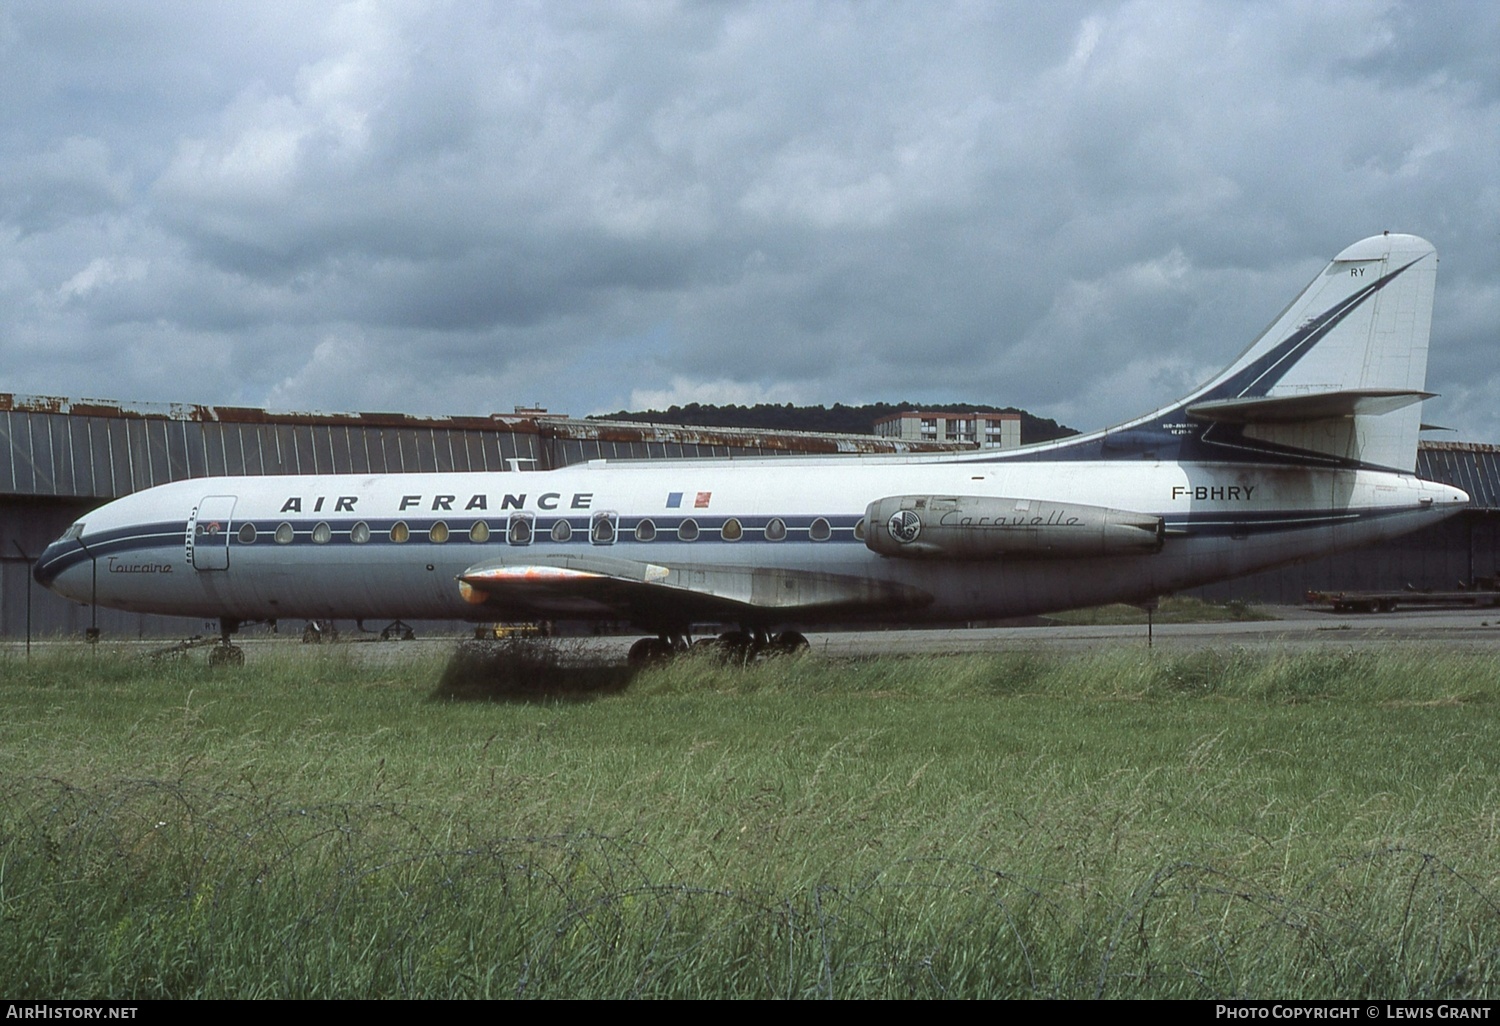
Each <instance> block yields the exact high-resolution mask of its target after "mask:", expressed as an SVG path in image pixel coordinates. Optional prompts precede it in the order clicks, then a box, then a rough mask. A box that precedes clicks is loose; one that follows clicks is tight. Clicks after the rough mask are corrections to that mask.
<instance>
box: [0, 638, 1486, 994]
mask: <svg viewBox="0 0 1500 1026" xmlns="http://www.w3.org/2000/svg"><path fill="white" fill-rule="evenodd" d="M627 678H628V675H626V674H625V673H624V672H623V671H620V670H618V669H605V670H597V669H590V668H588V667H583V666H579V665H577V664H576V662H575V661H574V660H571V659H569V658H566V653H563V655H562V656H559V655H558V654H557V653H556V651H555V650H553V651H552V653H551V654H547V653H546V652H543V653H542V654H540V655H539V654H537V653H536V652H534V651H532V652H528V653H526V654H519V653H514V652H512V653H505V652H502V653H501V654H500V655H495V654H494V653H490V652H485V651H481V650H475V649H473V648H469V649H466V650H464V652H463V653H462V654H456V655H454V656H452V657H451V658H446V659H442V660H431V661H417V662H414V663H407V664H404V665H384V664H381V663H380V662H378V661H377V662H374V663H371V662H369V661H367V660H362V659H357V658H354V655H353V652H352V650H351V649H340V648H334V649H332V650H323V651H308V650H305V649H298V648H294V647H290V646H289V647H287V648H285V649H281V648H274V647H267V648H266V649H265V650H263V651H256V652H254V653H253V654H252V664H251V665H250V666H248V667H246V668H244V669H241V670H227V671H226V670H221V671H219V672H216V673H213V674H209V673H208V672H207V671H206V670H205V669H204V668H202V667H201V666H200V665H197V664H190V663H183V664H162V665H156V664H149V663H143V662H141V661H139V660H136V659H133V658H130V657H128V656H125V655H123V654H120V653H115V654H111V653H109V652H108V651H101V652H100V653H98V655H97V656H94V655H90V654H77V653H64V654H59V655H49V656H48V657H46V658H38V659H36V660H34V661H33V662H31V663H29V664H28V663H25V662H23V661H21V660H20V659H6V660H0V688H3V691H4V694H5V696H6V709H7V715H6V717H5V719H4V721H3V723H0V921H3V923H4V924H5V926H4V928H5V930H6V932H7V935H8V936H9V937H10V938H11V941H10V943H9V945H8V946H9V947H10V949H11V953H10V956H9V957H8V958H7V959H6V960H0V989H3V990H4V992H5V993H8V994H11V995H15V996H23V997H24V996H51V997H61V996H117V997H142V998H144V997H214V996H277V997H339V996H410V997H422V996H534V997H551V996H574V997H578V996H628V995H637V996H653V997H658V996H659V997H667V996H671V997H684V996H704V997H726V996H741V997H777V996H787V997H791V996H798V997H802V996H811V997H908V996H918V997H927V996H934V997H935V996H963V997H1090V996H1105V997H1136V996H1140V997H1148V996H1149V997H1172V996H1178V997H1226V998H1228V997H1269V996H1281V997H1334V996H1336V997H1360V998H1373V997H1481V998H1493V997H1494V996H1495V994H1496V991H1497V989H1500V987H1497V981H1496V969H1495V966H1496V959H1497V957H1500V905H1497V901H1500V857H1497V854H1496V853H1497V852H1500V845H1497V841H1500V836H1497V834H1500V788H1497V784H1496V777H1495V769H1496V757H1495V754H1494V753H1495V751H1496V750H1497V749H1496V741H1497V739H1500V738H1497V733H1500V732H1497V730H1496V727H1497V718H1496V712H1497V703H1496V698H1497V696H1500V667H1497V665H1496V664H1495V662H1494V660H1492V659H1488V658H1485V657H1483V656H1478V655H1464V654H1451V653H1442V652H1435V651H1415V650H1410V649H1399V648H1393V649H1391V650H1388V651H1384V652H1365V651H1361V652H1358V653H1355V652H1343V651H1327V652H1320V653H1304V654H1295V655H1293V654H1286V653H1274V652H1271V653H1261V652H1255V653H1252V652H1247V651H1241V650H1235V649H1226V650H1220V651H1201V652H1196V653H1190V654H1170V653H1166V652H1163V651H1161V650H1158V651H1156V652H1154V653H1153V652H1148V651H1146V650H1144V649H1123V650H1122V649H1115V650H1101V651H1099V652H1096V653H1092V654H1089V655H1082V656H1066V655H1052V654H1048V653H1045V652H1038V651H1032V652H1011V653H1005V654H999V655H987V656H963V657H953V658H920V659H879V660H853V661H843V662H839V661H828V660H817V659H787V660H776V661H770V662H767V663H763V664H760V665H756V666H752V667H748V668H735V667H726V666H722V665H719V664H717V663H713V662H711V661H708V660H685V661H682V662H679V663H675V664H673V665H670V666H667V667H664V668H661V669H659V670H653V671H650V672H647V673H643V674H640V675H637V676H635V677H634V679H633V680H632V679H627ZM627 685H628V686H627Z"/></svg>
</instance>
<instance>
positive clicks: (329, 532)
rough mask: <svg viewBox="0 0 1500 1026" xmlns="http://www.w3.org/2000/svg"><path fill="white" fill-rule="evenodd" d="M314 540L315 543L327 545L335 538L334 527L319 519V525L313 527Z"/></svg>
mask: <svg viewBox="0 0 1500 1026" xmlns="http://www.w3.org/2000/svg"><path fill="white" fill-rule="evenodd" d="M312 540H313V542H314V543H315V544H318V545H327V544H328V543H329V542H330V541H332V540H333V528H331V527H329V526H328V523H327V522H326V521H322V520H320V521H318V525H317V526H316V527H314V528H313V533H312Z"/></svg>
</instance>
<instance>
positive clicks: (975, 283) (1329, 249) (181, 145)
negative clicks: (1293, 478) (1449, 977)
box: [0, 0, 1500, 440]
mask: <svg viewBox="0 0 1500 1026" xmlns="http://www.w3.org/2000/svg"><path fill="white" fill-rule="evenodd" d="M1496 52H1500V8H1496V7H1495V6H1494V5H1493V4H1489V3H1484V2H1480V0H1475V2H1473V3H1449V4H1443V3H1422V4H1415V3H1413V4H1402V3H1394V2H1389V3H1375V2H1371V3H1346V4H1328V3H1315V2H1293V0H1286V2H1279V3H1277V2H1268V3H1263V4H1254V5H1246V4H1217V3H1160V2H1154V0H1153V2H1142V3H1106V2H1099V3H1072V4H1069V3H1062V4H1049V5H1040V4H1031V3H1014V4H1004V3H1000V4H967V3H951V4H929V3H914V2H912V3H887V4H869V3H861V4H839V3H828V4H804V3H742V4H721V3H712V4H711V3H702V4H698V3H632V4H593V3H580V4H546V5H522V4H511V3H497V4H481V3H470V2H463V3H458V2H455V3H437V2H433V3H420V2H410V3H399V2H391V3H380V2H351V3H322V4H319V3H300V2H299V3H295V4H292V3H288V4H253V5H243V4H228V3H224V4H213V3H178V4H174V3H163V4H154V5H120V4H115V3H108V2H100V3H83V2H79V3H59V2H48V3H41V2H37V3H32V2H27V0H22V2H20V3H16V4H10V5H7V6H6V7H5V8H4V9H3V10H0V83H3V87H4V89H5V95H6V97H7V102H6V104H5V106H4V109H3V111H0V181H3V183H4V188H3V190H0V367H3V369H4V376H3V379H0V389H3V390H7V391H17V392H35V393H43V394H61V395H70V396H99V397H107V398H122V399H133V400H152V401H194V402H236V403H250V404H268V405H272V406H275V407H279V408H296V409H324V410H329V409H397V410H405V411H410V412H422V413H438V412H447V413H471V412H485V411H491V410H501V411H503V410H507V409H509V408H510V407H511V406H512V405H515V404H521V403H528V404H529V403H535V402H541V403H542V404H544V405H547V406H550V407H552V408H554V409H561V410H567V411H569V412H573V413H587V412H593V411H602V410H611V409H618V408H621V407H630V406H639V405H647V404H663V403H670V402H687V401H693V400H697V401H705V402H723V401H732V402H754V401H759V400H769V401H778V402H780V401H798V402H823V403H832V402H846V403H849V402H860V401H871V400H888V401H895V400H899V399H903V398H910V399H917V400H921V399H926V400H928V401H946V400H955V401H975V402H990V403H1000V404H1015V405H1020V406H1025V407H1027V408H1030V409H1032V410H1034V411H1035V412H1038V413H1042V414H1044V415H1048V416H1054V417H1057V418H1059V419H1061V420H1063V421H1065V422H1068V423H1071V424H1073V425H1074V426H1077V427H1095V426H1100V425H1102V424H1104V423H1107V422H1110V421H1113V420H1116V419H1120V418H1122V417H1125V416H1127V415H1129V414H1132V413H1135V412H1139V411H1140V410H1142V409H1143V408H1145V407H1146V406H1148V405H1150V404H1151V403H1154V402H1157V401H1165V400H1167V399H1170V398H1173V397H1174V395H1175V394H1176V393H1178V392H1180V391H1182V390H1184V389H1185V388H1187V387H1189V386H1191V385H1192V384H1194V383H1196V382H1197V381H1198V380H1201V379H1202V378H1203V377H1205V376H1206V375H1207V374H1208V373H1210V372H1211V371H1213V370H1215V369H1217V368H1218V367H1219V366H1221V365H1223V364H1224V363H1226V362H1227V361H1228V360H1229V359H1230V358H1231V357H1232V356H1233V355H1235V354H1236V353H1237V352H1238V351H1239V350H1240V349H1241V348H1242V347H1243V346H1244V345H1245V344H1246V343H1247V342H1248V341H1249V340H1250V339H1251V338H1252V337H1253V336H1254V334H1255V333H1256V332H1257V331H1258V330H1259V329H1260V328H1261V327H1262V326H1263V325H1264V324H1265V323H1266V322H1268V321H1269V320H1270V319H1271V317H1272V316H1273V315H1274V314H1275V313H1276V312H1277V311H1278V310H1279V309H1280V308H1281V307H1282V306H1283V305H1284V304H1285V303H1286V302H1287V301H1288V300H1289V299H1290V298H1291V297H1292V295H1293V294H1294V293H1295V292H1296V290H1298V289H1299V288H1300V287H1301V286H1302V285H1303V284H1305V283H1306V281H1307V280H1308V278H1309V277H1310V276H1311V274H1313V273H1314V272H1316V270H1318V269H1319V268H1320V267H1321V265H1322V263H1323V261H1325V260H1326V259H1327V258H1328V257H1330V256H1331V255H1332V254H1333V253H1335V252H1337V251H1338V250H1339V249H1341V248H1343V247H1344V246H1345V245H1347V244H1348V243H1350V242H1353V241H1354V240H1356V239H1358V238H1360V237H1362V236H1364V235H1368V234H1372V233H1374V232H1377V231H1380V230H1383V229H1390V230H1394V231H1409V232H1414V233H1416V234H1420V235H1424V236H1426V237H1428V238H1430V239H1431V240H1432V241H1433V242H1434V243H1435V244H1436V245H1437V246H1438V249H1439V253H1440V255H1441V257H1442V269H1441V271H1440V272H1439V284H1438V305H1437V310H1436V314H1435V319H1434V327H1433V349H1432V358H1431V366H1430V374H1429V388H1430V389H1432V390H1433V391H1437V392H1439V393H1442V398H1441V399H1438V400H1434V401H1432V402H1431V403H1429V407H1428V410H1427V414H1426V416H1427V419H1428V420H1432V421H1436V422H1439V423H1444V424H1448V425H1451V426H1453V427H1456V428H1458V429H1460V431H1461V437H1466V438H1472V439H1476V440H1500V413H1497V412H1496V410H1497V406H1496V403H1495V402H1494V401H1493V397H1494V396H1495V394H1496V389H1497V388H1500V372H1497V370H1496V361H1495V359H1494V355H1493V348H1494V347H1493V342H1494V336H1495V326H1496V323H1497V318H1500V248H1497V246H1496V241H1497V233H1500V64H1497V62H1496V61H1495V60H1494V56H1493V55H1494V54H1495V53H1496Z"/></svg>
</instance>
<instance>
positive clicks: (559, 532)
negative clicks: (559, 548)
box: [552, 520, 573, 542]
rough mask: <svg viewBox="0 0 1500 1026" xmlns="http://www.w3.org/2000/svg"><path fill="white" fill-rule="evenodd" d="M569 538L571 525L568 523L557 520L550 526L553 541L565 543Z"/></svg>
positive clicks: (571, 535) (571, 534) (571, 530)
mask: <svg viewBox="0 0 1500 1026" xmlns="http://www.w3.org/2000/svg"><path fill="white" fill-rule="evenodd" d="M571 537H573V525H572V524H570V523H568V522H567V521H566V520H559V521H558V522H557V523H555V524H553V525H552V540H553V541H555V542H565V541H567V540H568V539H569V538H571Z"/></svg>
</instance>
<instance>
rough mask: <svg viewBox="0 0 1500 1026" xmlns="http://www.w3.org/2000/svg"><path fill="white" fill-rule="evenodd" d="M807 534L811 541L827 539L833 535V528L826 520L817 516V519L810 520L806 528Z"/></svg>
mask: <svg viewBox="0 0 1500 1026" xmlns="http://www.w3.org/2000/svg"><path fill="white" fill-rule="evenodd" d="M807 536H808V537H809V538H811V539H812V540H813V541H827V540H828V539H829V538H832V537H833V528H831V527H829V526H828V521H827V520H825V519H824V518H823V517H819V518H818V519H816V520H814V521H813V522H812V526H811V527H809V528H808V529H807Z"/></svg>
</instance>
